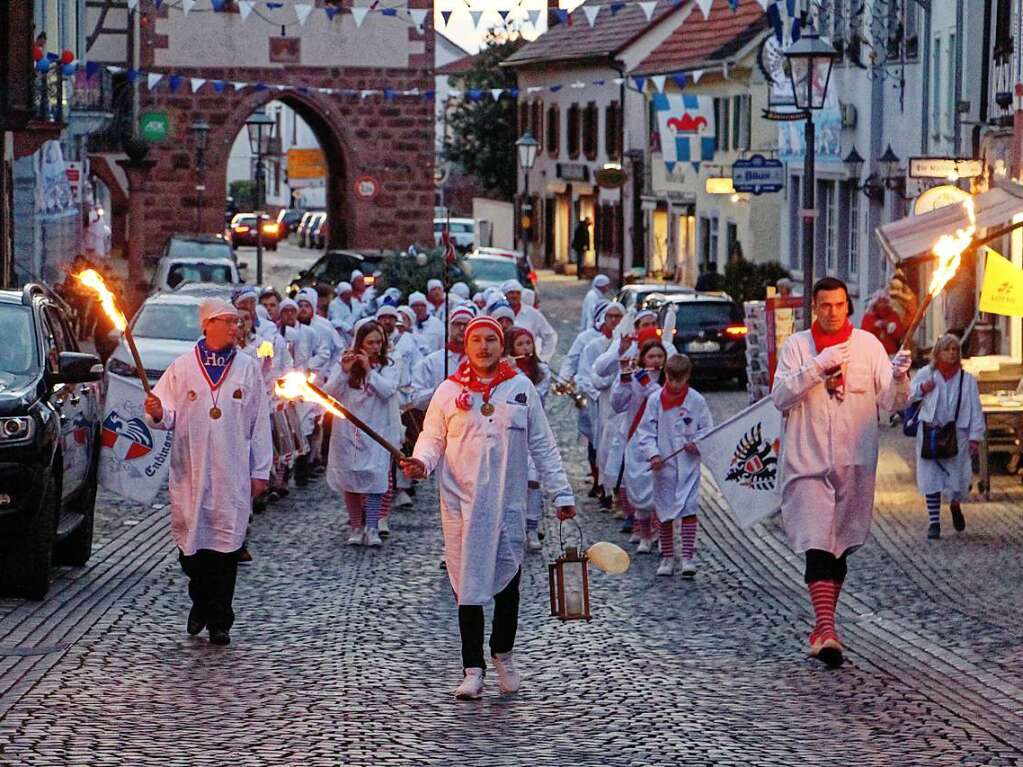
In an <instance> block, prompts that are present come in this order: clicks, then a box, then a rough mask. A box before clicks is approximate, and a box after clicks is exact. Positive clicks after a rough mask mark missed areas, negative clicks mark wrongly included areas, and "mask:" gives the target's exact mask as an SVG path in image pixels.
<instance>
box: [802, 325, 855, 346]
mask: <svg viewBox="0 0 1023 767" xmlns="http://www.w3.org/2000/svg"><path fill="white" fill-rule="evenodd" d="M852 332H853V326H852V323H851V322H849V320H848V319H846V321H845V324H844V325H843V326H842V327H840V328H839V329H838V330H837V331H836V332H835V333H827V332H825V330H824V328H822V327H821V325H820V321H819V320H814V321H813V324H812V325H811V326H810V333H812V334H813V345H814V346H816V347H817V353H818V354H820V353H821V352H822V351H824V350H825V349H827V348H828V347H829V346H837V345H838V344H844V343H845V342H846V341H848V340H849V338H850V337H851V336H852Z"/></svg>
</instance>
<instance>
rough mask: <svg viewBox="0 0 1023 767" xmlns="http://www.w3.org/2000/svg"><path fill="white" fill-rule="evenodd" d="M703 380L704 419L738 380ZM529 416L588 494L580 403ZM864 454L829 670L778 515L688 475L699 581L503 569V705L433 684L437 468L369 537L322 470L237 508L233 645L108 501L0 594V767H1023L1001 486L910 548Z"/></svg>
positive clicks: (443, 591)
mask: <svg viewBox="0 0 1023 767" xmlns="http://www.w3.org/2000/svg"><path fill="white" fill-rule="evenodd" d="M542 294H543V308H544V310H545V311H547V312H548V313H549V314H550V315H551V316H552V317H553V319H554V320H555V321H556V322H557V326H558V329H559V332H560V333H561V339H560V345H561V347H562V351H564V349H566V348H567V345H568V344H569V343H570V342H571V340H572V332H573V328H574V322H575V319H576V318H577V316H578V314H577V312H578V307H579V305H580V301H581V299H582V294H583V287H582V286H581V285H579V284H578V283H576V282H575V281H574V280H568V279H564V278H554V277H549V278H548V280H547V283H546V284H544V285H543V288H542ZM709 397H710V401H711V404H712V407H713V408H714V410H715V417H716V418H717V419H718V420H721V419H723V418H724V417H725V416H726V415H728V414H729V413H731V412H734V411H735V410H737V409H738V408H739V407H741V405H742V404H743V402H744V399H745V394H744V393H742V392H738V391H735V390H734V389H728V388H717V389H713V388H711V390H710V391H709ZM549 410H550V412H551V419H552V422H553V424H554V426H555V430H556V432H557V434H558V435H559V439H560V441H561V445H562V448H563V450H564V454H565V457H566V460H567V463H568V465H569V467H570V469H571V473H572V475H573V480H574V481H575V484H576V487H577V488H579V489H580V490H581V491H584V490H585V486H586V483H585V481H584V478H583V471H582V466H583V462H584V458H583V451H582V449H581V448H580V447H579V446H578V445H577V444H576V442H575V441H574V439H573V436H574V433H575V432H574V412H573V411H572V410H571V408H570V404H569V403H568V402H567V401H564V400H559V399H557V398H555V399H553V400H552V402H550V403H549ZM896 448H897V449H896ZM884 453H885V459H884V474H883V476H882V477H881V482H880V485H879V487H880V489H879V494H878V505H879V509H880V513H879V515H878V524H877V526H876V530H875V536H874V539H873V540H871V541H870V542H869V543H868V545H867V546H865V547H864V549H863V550H862V551H861V552H859V553H857V554H856V555H855V557H854V558H853V559H852V567H851V572H850V577H849V581H848V584H847V588H846V591H845V593H844V594H843V600H842V604H841V606H840V610H839V626H840V630H841V631H842V633H843V636H844V638H845V639H846V642H847V644H848V646H849V650H850V652H849V656H850V662H849V663H848V664H847V665H846V666H845V667H844V668H843V669H841V670H839V671H836V672H828V671H825V670H824V669H822V668H821V667H819V666H818V665H817V664H815V663H814V662H812V661H810V660H808V659H805V658H804V657H803V651H804V643H805V637H806V634H807V632H808V630H809V627H810V614H809V608H808V604H807V600H806V597H805V591H804V587H803V585H802V580H801V577H800V567H801V562H800V561H799V559H798V558H796V557H794V556H793V555H791V554H790V553H789V551H788V548H787V547H786V545H785V544H784V540H783V537H782V531H781V528H780V525H779V524H778V523H777V521H772V522H770V523H769V524H767V525H766V526H764V527H762V528H758V529H757V530H755V531H754V532H753V533H751V534H748V535H747V534H744V533H742V532H741V531H740V530H739V529H738V528H737V527H736V525H735V524H734V523H733V522H732V520H731V519H730V517H729V516H728V514H727V513H726V512H725V511H724V510H723V507H722V503H721V501H720V498H719V496H718V495H717V492H716V490H715V486H714V484H713V482H712V480H710V479H709V478H705V482H704V494H703V503H702V522H703V526H702V529H701V534H700V544H699V545H700V560H701V569H700V572H699V575H698V577H697V578H696V580H695V581H692V582H685V581H682V580H680V579H678V578H675V579H665V578H656V577H655V576H654V569H655V567H656V561H655V559H654V558H652V557H645V558H640V559H638V560H636V561H635V562H634V565H633V568H632V570H631V571H630V572H629V573H628V574H626V575H625V576H619V577H610V576H606V575H603V574H601V573H595V574H594V575H593V577H592V590H593V613H594V620H593V622H592V623H590V624H581V623H574V624H566V625H562V624H560V623H559V622H557V621H556V620H554V619H552V618H550V617H548V615H547V612H548V609H547V607H548V605H547V572H546V563H547V562H548V561H549V560H550V559H552V558H553V556H554V555H555V541H556V539H557V536H556V535H548V536H547V537H546V541H545V548H544V551H543V555H542V556H540V555H532V556H530V557H529V560H528V565H527V567H526V569H525V572H524V575H523V579H522V591H523V600H522V621H521V627H520V634H519V642H518V645H517V651H518V652H517V655H518V658H519V664H520V665H521V667H522V670H523V673H524V677H525V680H524V683H523V689H522V691H521V692H520V693H519V694H518V695H516V696H514V697H502V696H501V695H499V694H498V692H497V685H496V680H495V679H494V678H493V677H491V678H490V679H489V680H488V688H487V693H486V696H485V698H484V699H483V700H482V701H480V702H477V703H457V702H455V701H454V700H453V698H452V696H451V690H452V689H453V687H454V685H455V684H456V683H457V680H458V678H459V676H460V669H459V661H458V646H457V625H456V621H455V609H454V606H453V604H452V599H451V591H450V587H449V586H448V582H447V577H446V575H445V574H444V572H443V571H441V570H439V569H438V560H439V554H440V546H441V536H440V528H439V522H438V518H437V510H436V493H435V491H434V490H433V486H432V483H428V484H426V485H424V486H423V487H422V489H421V492H420V493H419V497H418V502H417V506H416V508H415V509H414V510H406V511H399V512H396V514H395V516H394V517H393V525H392V526H393V529H394V534H393V536H392V537H391V539H390V541H389V542H388V543H387V545H386V546H385V548H383V549H382V550H366V549H353V548H349V547H346V546H345V545H343V541H344V530H343V527H342V519H343V518H344V514H343V512H342V506H341V503H340V502H339V500H338V498H337V497H335V495H334V494H333V493H331V492H330V491H329V490H327V488H326V486H325V484H324V483H323V482H322V480H321V481H319V482H318V483H317V484H315V485H314V486H310V487H308V488H306V489H304V490H299V491H297V492H294V493H293V494H292V499H293V502H292V503H290V504H287V503H285V504H279V505H278V506H277V507H275V508H273V509H272V510H271V511H269V512H267V513H266V514H263V515H261V516H259V517H257V518H256V520H255V522H254V525H253V529H252V532H251V536H250V544H251V548H252V550H253V552H254V554H255V557H256V561H255V563H254V564H252V565H251V566H249V567H246V568H244V569H243V570H242V571H241V573H240V576H239V589H238V594H237V597H236V608H237V611H238V621H237V623H236V626H235V629H234V631H233V640H234V641H233V644H232V645H231V646H230V648H227V649H217V648H213V647H211V646H210V645H209V644H208V643H207V642H206V640H205V639H204V638H196V639H191V638H189V637H188V636H187V635H186V634H185V631H184V623H185V615H186V610H187V606H186V600H187V597H186V592H185V581H184V578H183V576H182V574H181V573H180V571H179V568H178V565H177V563H176V560H175V556H174V554H175V552H174V550H173V548H172V545H171V543H170V539H169V536H168V529H167V528H168V526H167V520H166V510H165V509H142V508H141V507H139V506H136V505H132V504H128V503H122V502H118V501H116V500H115V499H113V498H111V497H110V496H109V495H104V496H103V497H102V501H101V507H100V511H99V514H100V520H99V524H98V540H97V548H96V553H95V556H94V557H93V560H92V562H91V563H90V564H89V566H88V567H86V568H83V569H79V570H62V571H60V572H59V573H58V574H57V580H56V582H55V584H54V587H53V590H52V592H51V595H50V597H49V598H48V599H47V600H46V601H45V602H43V603H40V604H32V603H20V602H15V601H0V764H4V765H8V764H10V765H120V764H132V765H143V764H146V765H148V764H153V765H214V764H225V763H231V764H238V765H285V764H302V765H310V766H313V765H368V764H374V765H388V764H394V765H420V764H422V765H427V764H464V765H491V766H493V767H499V766H501V765H555V764H558V765H561V764H576V765H598V764H599V765H608V766H609V765H679V764H684V765H686V766H687V767H699V766H700V765H795V764H815V765H849V764H858V765H910V764H912V765H938V764H966V765H977V764H990V765H1012V764H1020V763H1023V756H1021V752H1023V734H1021V733H1023V727H1021V725H1023V680H1021V673H1020V667H1021V661H1023V654H1021V652H1020V649H1019V645H1018V641H1019V639H1018V638H1019V631H1018V622H1019V616H1020V615H1021V614H1023V604H1021V602H1023V599H1021V596H1020V590H1019V587H1018V574H1019V547H1020V544H1021V542H1023V524H1021V518H1020V505H1019V497H1020V496H1019V493H1018V491H1017V489H1012V488H1011V487H1010V486H1009V484H1008V483H1004V484H1003V485H1000V486H999V488H996V491H997V492H996V493H995V495H994V500H993V501H992V502H991V503H989V504H978V503H970V504H967V505H966V506H965V509H966V514H967V518H968V521H969V527H968V529H967V531H966V532H965V533H964V534H961V535H955V534H954V533H952V532H951V529H950V527H951V526H950V525H949V526H948V528H949V532H948V533H946V538H945V539H943V540H942V541H940V542H937V543H936V542H928V541H926V540H924V536H923V532H924V529H925V527H926V518H925V514H924V512H923V510H922V504H921V503H920V499H919V498H918V497H917V496H916V494H915V491H914V488H913V485H912V459H911V456H910V457H909V461H908V462H907V456H906V452H905V445H904V444H901V443H899V444H897V443H896V440H895V438H894V437H893V436H886V443H885V451H884ZM581 495H584V492H582V493H581ZM581 518H582V523H583V526H584V528H585V531H586V536H587V538H588V539H589V540H599V539H606V540H613V541H619V542H622V543H624V542H623V541H622V540H621V538H622V536H621V535H620V534H619V533H618V532H617V526H618V523H616V522H614V521H613V520H611V519H610V518H609V516H608V515H606V514H604V513H602V512H600V511H599V510H597V509H596V508H595V506H594V505H593V503H592V502H589V501H586V502H585V504H584V509H583V511H582V514H581ZM548 529H549V530H550V531H552V530H553V528H552V527H551V525H550V522H548Z"/></svg>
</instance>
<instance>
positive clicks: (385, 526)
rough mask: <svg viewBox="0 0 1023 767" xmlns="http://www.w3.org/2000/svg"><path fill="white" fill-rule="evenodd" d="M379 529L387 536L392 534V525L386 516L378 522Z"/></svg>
mask: <svg viewBox="0 0 1023 767" xmlns="http://www.w3.org/2000/svg"><path fill="white" fill-rule="evenodd" d="M377 530H378V531H379V532H380V535H381V536H382V537H385V538H386V537H387V536H388V535H390V534H391V525H390V523H389V522H388V521H387V518H386V517H384V518H383V519H381V520H380V521H379V522H377Z"/></svg>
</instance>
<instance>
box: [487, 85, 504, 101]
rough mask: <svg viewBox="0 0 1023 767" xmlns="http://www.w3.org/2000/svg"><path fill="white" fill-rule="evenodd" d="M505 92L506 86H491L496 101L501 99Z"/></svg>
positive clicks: (491, 93) (491, 92)
mask: <svg viewBox="0 0 1023 767" xmlns="http://www.w3.org/2000/svg"><path fill="white" fill-rule="evenodd" d="M503 93H504V88H491V89H490V95H491V96H493V97H494V101H500V100H501V94H503Z"/></svg>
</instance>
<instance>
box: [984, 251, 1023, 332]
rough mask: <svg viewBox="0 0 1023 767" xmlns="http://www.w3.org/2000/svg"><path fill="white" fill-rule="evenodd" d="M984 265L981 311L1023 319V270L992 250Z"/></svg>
mask: <svg viewBox="0 0 1023 767" xmlns="http://www.w3.org/2000/svg"><path fill="white" fill-rule="evenodd" d="M986 250H987V261H986V262H985V265H984V283H983V285H982V286H981V289H980V304H979V307H978V308H979V309H980V311H982V312H991V313H992V314H1001V315H1003V316H1007V317H1023V270H1021V269H1020V268H1019V267H1018V266H1016V265H1015V264H1014V263H1012V261H1010V260H1009V259H1007V258H1006V257H1005V256H1003V255H1001V254H1000V253H998V252H997V251H995V250H992V249H991V248H986Z"/></svg>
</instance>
